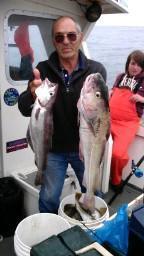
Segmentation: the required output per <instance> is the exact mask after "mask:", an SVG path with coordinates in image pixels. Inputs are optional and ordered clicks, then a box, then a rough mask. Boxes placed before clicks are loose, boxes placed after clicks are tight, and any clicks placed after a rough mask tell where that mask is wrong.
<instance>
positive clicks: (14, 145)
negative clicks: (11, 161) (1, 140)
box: [6, 138, 28, 153]
mask: <svg viewBox="0 0 144 256" xmlns="http://www.w3.org/2000/svg"><path fill="white" fill-rule="evenodd" d="M27 147H28V143H27V139H26V138H23V139H18V140H13V141H9V142H7V143H6V152H7V153H10V152H13V151H16V150H20V149H24V148H27Z"/></svg>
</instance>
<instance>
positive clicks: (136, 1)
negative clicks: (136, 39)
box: [97, 0, 144, 26]
mask: <svg viewBox="0 0 144 256" xmlns="http://www.w3.org/2000/svg"><path fill="white" fill-rule="evenodd" d="M128 10H129V13H128V14H112V15H110V14H107V15H102V16H101V17H100V19H99V20H98V21H97V25H101V26H106V25H108V26H109V25H112V26H117V25H118V26H144V0H128Z"/></svg>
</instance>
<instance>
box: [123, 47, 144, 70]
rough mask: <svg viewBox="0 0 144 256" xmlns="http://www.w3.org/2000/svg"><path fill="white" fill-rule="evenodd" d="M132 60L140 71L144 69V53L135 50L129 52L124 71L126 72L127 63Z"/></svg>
mask: <svg viewBox="0 0 144 256" xmlns="http://www.w3.org/2000/svg"><path fill="white" fill-rule="evenodd" d="M131 59H133V60H134V61H135V62H136V63H137V64H138V65H139V66H140V67H141V68H142V69H144V52H143V51H140V50H135V51H133V52H131V53H130V54H129V56H128V58H127V61H126V65H125V71H126V72H128V66H129V63H130V61H131Z"/></svg>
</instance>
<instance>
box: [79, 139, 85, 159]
mask: <svg viewBox="0 0 144 256" xmlns="http://www.w3.org/2000/svg"><path fill="white" fill-rule="evenodd" d="M79 158H80V160H81V161H82V162H84V155H83V150H82V145H81V143H79Z"/></svg>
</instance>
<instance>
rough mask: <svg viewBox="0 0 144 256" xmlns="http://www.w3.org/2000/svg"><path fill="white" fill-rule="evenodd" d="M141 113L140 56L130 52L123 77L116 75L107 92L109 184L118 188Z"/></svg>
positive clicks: (143, 80) (143, 73) (143, 61)
mask: <svg viewBox="0 0 144 256" xmlns="http://www.w3.org/2000/svg"><path fill="white" fill-rule="evenodd" d="M143 109H144V53H143V52H142V51H140V50H136V51H133V52H132V53H131V54H130V55H129V56H128V58H127V61H126V65H125V73H123V74H120V75H119V76H118V77H117V78H116V81H115V83H114V86H113V88H112V89H111V90H110V115H111V134H112V138H113V151H112V162H111V184H112V188H113V189H114V190H117V189H120V188H121V185H122V171H123V168H124V167H125V166H126V164H127V163H128V160H129V157H128V148H129V146H130V144H131V142H132V141H133V140H134V138H135V135H136V133H137V130H138V128H139V125H140V118H141V116H142V114H143Z"/></svg>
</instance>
